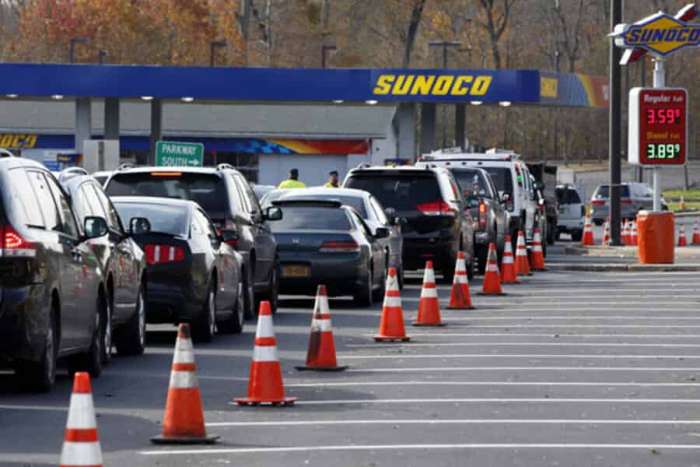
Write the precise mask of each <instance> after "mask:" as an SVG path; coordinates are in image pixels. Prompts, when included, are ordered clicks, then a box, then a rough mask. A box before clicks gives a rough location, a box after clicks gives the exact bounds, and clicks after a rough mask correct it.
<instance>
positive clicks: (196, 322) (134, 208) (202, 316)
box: [112, 197, 244, 342]
mask: <svg viewBox="0 0 700 467" xmlns="http://www.w3.org/2000/svg"><path fill="white" fill-rule="evenodd" d="M112 201H113V203H114V206H115V207H116V208H117V211H118V212H119V215H120V216H121V218H122V219H124V220H127V219H128V220H129V221H128V222H129V230H130V232H131V235H132V236H133V238H134V239H135V240H136V242H137V243H138V244H139V246H140V247H141V248H142V249H143V251H144V252H145V254H146V263H147V265H148V266H147V271H146V277H147V284H148V286H147V288H146V313H147V320H148V322H151V323H179V322H189V323H192V329H193V333H194V337H195V338H196V339H198V340H200V341H205V342H207V341H211V339H212V338H213V336H214V334H215V333H216V331H217V330H218V331H221V332H225V333H240V332H241V330H242V327H243V311H244V307H243V305H242V303H243V286H242V281H241V279H242V277H241V262H242V258H241V255H240V254H239V253H238V252H236V251H235V250H234V249H233V248H231V247H230V246H229V245H227V244H226V243H225V242H224V241H223V239H222V237H221V235H220V234H219V233H218V232H217V230H216V228H215V227H214V224H213V223H212V221H211V219H209V217H208V216H207V215H206V214H205V213H204V211H203V210H202V208H201V207H200V206H199V205H198V204H197V203H195V202H193V201H184V200H175V199H169V198H152V197H113V198H112ZM144 219H145V220H147V222H144Z"/></svg>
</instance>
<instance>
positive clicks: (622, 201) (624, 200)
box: [620, 198, 632, 204]
mask: <svg viewBox="0 0 700 467" xmlns="http://www.w3.org/2000/svg"><path fill="white" fill-rule="evenodd" d="M620 202H621V203H622V204H632V200H631V199H629V198H622V199H620Z"/></svg>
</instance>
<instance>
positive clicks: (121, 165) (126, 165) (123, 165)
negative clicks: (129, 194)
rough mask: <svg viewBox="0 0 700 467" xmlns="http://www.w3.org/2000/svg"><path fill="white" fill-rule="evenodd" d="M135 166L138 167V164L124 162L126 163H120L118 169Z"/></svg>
mask: <svg viewBox="0 0 700 467" xmlns="http://www.w3.org/2000/svg"><path fill="white" fill-rule="evenodd" d="M134 167H136V166H135V165H134V164H132V163H131V162H124V163H121V164H119V167H117V170H126V169H133V168H134Z"/></svg>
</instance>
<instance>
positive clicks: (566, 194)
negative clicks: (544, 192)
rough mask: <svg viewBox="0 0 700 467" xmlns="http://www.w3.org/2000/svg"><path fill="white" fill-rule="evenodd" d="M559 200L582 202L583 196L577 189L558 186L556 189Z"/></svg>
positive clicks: (572, 202)
mask: <svg viewBox="0 0 700 467" xmlns="http://www.w3.org/2000/svg"><path fill="white" fill-rule="evenodd" d="M556 195H557V202H558V203H559V204H580V203H581V197H580V196H579V195H578V192H577V191H576V190H572V189H571V188H557V189H556Z"/></svg>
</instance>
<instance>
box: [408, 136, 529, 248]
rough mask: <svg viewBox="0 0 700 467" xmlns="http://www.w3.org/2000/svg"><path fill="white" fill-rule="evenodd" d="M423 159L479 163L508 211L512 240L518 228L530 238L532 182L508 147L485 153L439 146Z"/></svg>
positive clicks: (453, 164)
mask: <svg viewBox="0 0 700 467" xmlns="http://www.w3.org/2000/svg"><path fill="white" fill-rule="evenodd" d="M421 161H422V162H440V163H441V164H440V165H441V166H443V167H445V168H451V167H480V168H483V169H485V170H486V171H487V172H488V173H489V175H491V178H492V179H493V182H494V184H495V185H496V188H497V189H498V194H499V195H500V197H501V200H502V201H503V202H504V203H505V205H506V209H507V211H508V217H509V221H508V233H509V234H510V235H511V237H512V240H513V241H515V240H516V238H517V233H518V230H521V229H522V230H523V231H524V232H525V237H526V240H527V241H528V242H530V241H532V229H533V227H534V226H535V225H537V219H536V217H537V216H538V210H537V198H536V196H535V190H534V187H533V185H532V179H531V177H530V171H529V170H528V168H527V165H525V163H524V162H523V161H521V160H520V156H519V155H518V154H516V153H514V152H511V151H504V150H502V149H489V150H487V151H486V152H485V153H465V152H451V151H449V150H438V151H434V152H432V153H430V154H428V155H425V156H423V157H422V158H421Z"/></svg>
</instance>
